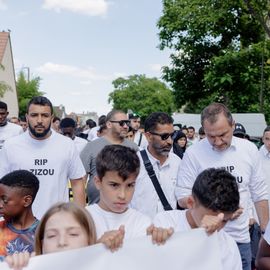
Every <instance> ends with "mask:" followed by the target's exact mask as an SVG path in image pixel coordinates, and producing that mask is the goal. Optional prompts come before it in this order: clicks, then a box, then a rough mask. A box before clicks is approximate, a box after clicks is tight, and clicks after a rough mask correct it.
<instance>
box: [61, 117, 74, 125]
mask: <svg viewBox="0 0 270 270" xmlns="http://www.w3.org/2000/svg"><path fill="white" fill-rule="evenodd" d="M59 127H60V128H67V127H72V128H75V127H76V122H75V121H74V120H73V119H72V118H69V117H66V118H64V119H62V120H61V122H60V124H59Z"/></svg>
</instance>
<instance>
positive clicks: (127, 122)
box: [110, 120, 130, 127]
mask: <svg viewBox="0 0 270 270" xmlns="http://www.w3.org/2000/svg"><path fill="white" fill-rule="evenodd" d="M110 122H111V123H118V124H119V125H120V126H121V127H123V126H124V125H126V126H128V127H129V125H130V121H129V120H120V121H113V120H111V121H110Z"/></svg>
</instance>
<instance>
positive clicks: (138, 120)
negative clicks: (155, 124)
mask: <svg viewBox="0 0 270 270" xmlns="http://www.w3.org/2000/svg"><path fill="white" fill-rule="evenodd" d="M140 121H141V118H139V117H138V118H132V119H131V122H140Z"/></svg>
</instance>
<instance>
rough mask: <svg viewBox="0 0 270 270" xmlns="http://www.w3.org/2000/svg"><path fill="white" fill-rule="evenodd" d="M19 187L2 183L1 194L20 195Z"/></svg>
mask: <svg viewBox="0 0 270 270" xmlns="http://www.w3.org/2000/svg"><path fill="white" fill-rule="evenodd" d="M18 193H19V188H18V187H10V186H7V185H4V184H0V196H3V195H8V196H16V197H17V196H18Z"/></svg>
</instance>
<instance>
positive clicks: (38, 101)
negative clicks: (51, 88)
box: [26, 96, 53, 114]
mask: <svg viewBox="0 0 270 270" xmlns="http://www.w3.org/2000/svg"><path fill="white" fill-rule="evenodd" d="M32 104H34V105H41V106H49V107H50V109H51V114H53V106H52V103H51V101H50V100H49V99H48V98H46V97H43V96H38V97H33V98H32V99H31V100H30V101H29V102H28V105H27V110H26V112H27V113H28V112H29V107H30V105H32Z"/></svg>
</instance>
